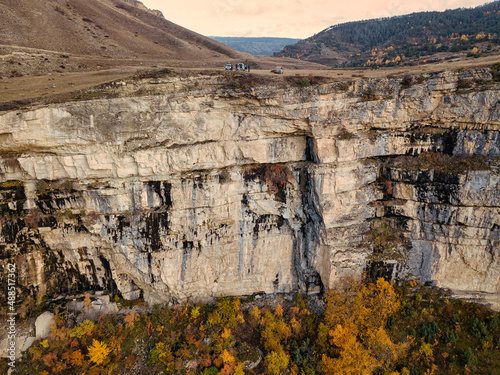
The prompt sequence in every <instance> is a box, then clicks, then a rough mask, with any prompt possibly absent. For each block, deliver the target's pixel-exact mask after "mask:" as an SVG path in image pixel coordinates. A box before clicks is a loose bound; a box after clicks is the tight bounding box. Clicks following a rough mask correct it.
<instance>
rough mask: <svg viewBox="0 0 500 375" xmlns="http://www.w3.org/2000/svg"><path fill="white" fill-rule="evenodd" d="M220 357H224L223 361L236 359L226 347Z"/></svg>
mask: <svg viewBox="0 0 500 375" xmlns="http://www.w3.org/2000/svg"><path fill="white" fill-rule="evenodd" d="M220 358H221V359H222V362H223V363H227V364H229V363H233V362H235V361H236V359H235V358H234V357H233V356H232V355H231V353H229V352H228V351H227V350H226V349H224V350H223V351H222V354H221V355H220Z"/></svg>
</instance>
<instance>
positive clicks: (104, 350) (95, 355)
mask: <svg viewBox="0 0 500 375" xmlns="http://www.w3.org/2000/svg"><path fill="white" fill-rule="evenodd" d="M87 349H88V351H89V358H90V360H91V361H92V362H94V363H95V364H97V365H100V364H101V363H103V362H104V360H105V359H106V358H107V357H108V355H109V353H110V352H111V349H110V348H108V346H107V345H106V343H104V342H102V341H99V340H96V339H93V342H92V345H91V346H89V347H88V348H87Z"/></svg>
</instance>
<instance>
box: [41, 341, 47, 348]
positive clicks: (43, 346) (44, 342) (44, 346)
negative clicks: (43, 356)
mask: <svg viewBox="0 0 500 375" xmlns="http://www.w3.org/2000/svg"><path fill="white" fill-rule="evenodd" d="M40 346H41V347H42V348H48V347H49V342H48V341H47V340H43V341H40Z"/></svg>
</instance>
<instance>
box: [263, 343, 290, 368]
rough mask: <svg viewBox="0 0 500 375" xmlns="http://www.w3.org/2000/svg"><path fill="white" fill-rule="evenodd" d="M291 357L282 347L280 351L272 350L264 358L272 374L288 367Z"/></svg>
mask: <svg viewBox="0 0 500 375" xmlns="http://www.w3.org/2000/svg"><path fill="white" fill-rule="evenodd" d="M289 362H290V357H289V356H288V355H287V354H286V353H285V352H284V351H283V349H282V348H280V349H279V350H278V351H272V352H270V353H269V354H268V355H266V358H265V359H264V364H265V366H266V368H267V371H268V372H269V373H270V374H271V375H279V374H280V373H281V370H282V369H285V368H287V367H288V363H289Z"/></svg>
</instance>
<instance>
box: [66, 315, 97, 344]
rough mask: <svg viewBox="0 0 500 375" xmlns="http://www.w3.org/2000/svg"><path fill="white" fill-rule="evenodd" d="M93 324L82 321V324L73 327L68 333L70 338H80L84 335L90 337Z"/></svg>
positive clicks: (89, 321)
mask: <svg viewBox="0 0 500 375" xmlns="http://www.w3.org/2000/svg"><path fill="white" fill-rule="evenodd" d="M94 327H95V324H94V322H93V321H91V320H84V321H83V323H82V324H80V325H79V326H78V327H75V328H73V329H72V330H71V332H70V333H69V336H70V337H77V338H79V339H80V338H82V337H83V336H85V335H90V334H91V333H92V331H93V330H94Z"/></svg>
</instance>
